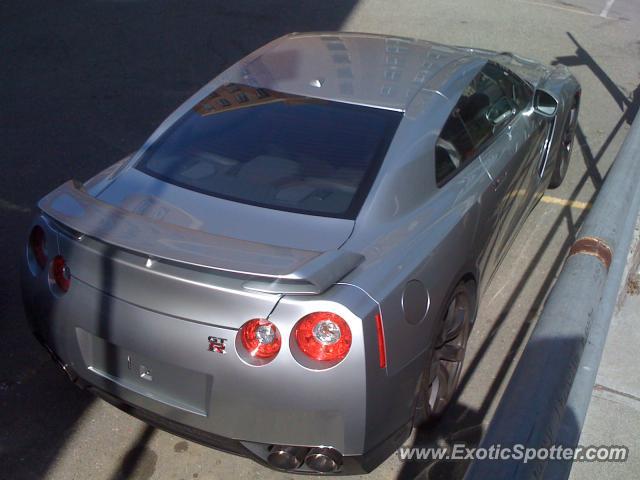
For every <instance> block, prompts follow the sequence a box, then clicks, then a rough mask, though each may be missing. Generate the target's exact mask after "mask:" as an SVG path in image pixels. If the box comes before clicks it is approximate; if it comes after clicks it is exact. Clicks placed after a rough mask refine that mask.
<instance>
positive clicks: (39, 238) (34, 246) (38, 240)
mask: <svg viewBox="0 0 640 480" xmlns="http://www.w3.org/2000/svg"><path fill="white" fill-rule="evenodd" d="M46 241H47V240H46V237H45V234H44V230H43V229H42V227H41V226H39V225H36V226H35V227H33V229H32V230H31V233H30V234H29V248H30V249H31V253H32V254H33V258H34V260H35V261H36V263H37V264H38V266H39V267H40V268H44V267H45V265H46V264H47V248H46V247H47V244H46Z"/></svg>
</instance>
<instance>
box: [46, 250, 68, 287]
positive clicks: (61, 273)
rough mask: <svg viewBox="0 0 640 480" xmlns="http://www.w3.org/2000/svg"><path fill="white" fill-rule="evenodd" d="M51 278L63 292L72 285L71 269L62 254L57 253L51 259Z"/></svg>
mask: <svg viewBox="0 0 640 480" xmlns="http://www.w3.org/2000/svg"><path fill="white" fill-rule="evenodd" d="M51 278H53V281H54V282H55V284H56V285H57V286H58V288H59V289H60V290H61V291H62V292H67V291H68V290H69V286H70V285H71V271H70V270H69V266H68V265H67V262H66V261H65V259H64V257H63V256H62V255H56V256H55V257H53V260H52V261H51Z"/></svg>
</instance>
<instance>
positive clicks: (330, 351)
mask: <svg viewBox="0 0 640 480" xmlns="http://www.w3.org/2000/svg"><path fill="white" fill-rule="evenodd" d="M294 331H295V336H296V341H297V342H298V347H300V350H302V351H303V352H304V353H305V354H306V355H307V356H309V357H311V358H313V359H314V360H325V361H332V360H333V361H335V360H342V359H343V358H344V357H345V356H346V355H347V353H348V352H349V349H350V348H351V329H350V328H349V325H347V322H345V321H344V319H343V318H342V317H340V316H339V315H336V314H335V313H330V312H315V313H310V314H309V315H305V316H304V317H302V318H301V319H300V321H299V322H298V323H297V324H296V326H295V328H294Z"/></svg>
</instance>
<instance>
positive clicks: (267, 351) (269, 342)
mask: <svg viewBox="0 0 640 480" xmlns="http://www.w3.org/2000/svg"><path fill="white" fill-rule="evenodd" d="M238 335H240V342H241V343H242V346H243V347H244V348H245V350H246V351H247V353H248V354H249V355H250V356H251V357H253V358H259V359H271V358H273V357H275V356H276V355H277V354H278V352H279V351H280V346H281V344H282V339H281V338H280V332H279V331H278V328H277V327H276V326H275V325H274V324H273V323H271V322H270V321H269V320H265V319H264V318H254V319H253V320H249V321H248V322H247V323H245V324H244V325H242V327H240V331H239V332H238Z"/></svg>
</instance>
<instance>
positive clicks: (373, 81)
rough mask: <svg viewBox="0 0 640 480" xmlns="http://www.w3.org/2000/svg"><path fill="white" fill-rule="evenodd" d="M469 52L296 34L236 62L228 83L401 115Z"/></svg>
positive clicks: (396, 40) (373, 38) (405, 41)
mask: <svg viewBox="0 0 640 480" xmlns="http://www.w3.org/2000/svg"><path fill="white" fill-rule="evenodd" d="M474 57H475V55H474V52H473V51H472V50H469V49H463V48H456V47H449V46H445V45H440V44H436V43H431V42H427V41H424V40H416V39H409V38H402V37H395V36H384V35H374V34H366V33H346V32H318V33H294V34H290V35H286V36H284V37H281V38H279V39H277V40H275V41H273V42H271V43H269V44H267V45H265V46H264V47H262V48H260V49H258V50H257V51H256V52H254V53H253V54H251V55H249V56H248V57H246V58H244V59H243V60H241V61H240V62H238V63H237V64H236V65H235V66H234V68H232V69H231V71H229V72H227V73H228V75H229V74H230V75H229V76H227V78H226V80H227V81H230V82H237V83H244V84H248V85H251V86H255V87H263V88H270V89H272V90H276V91H280V92H284V93H290V94H296V95H303V96H307V97H315V98H323V99H327V100H334V101H340V102H347V103H355V104H359V105H366V106H372V107H378V108H387V109H392V110H398V111H405V110H407V108H408V107H409V105H410V103H411V101H412V100H413V98H414V97H415V95H416V94H417V93H418V92H419V91H420V90H421V89H424V88H426V89H429V90H434V91H438V90H439V89H440V88H442V87H443V86H444V85H446V84H447V83H448V82H449V81H451V79H452V77H454V76H455V73H456V70H457V69H458V68H459V67H460V66H461V64H466V63H468V62H469V61H472V60H474Z"/></svg>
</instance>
